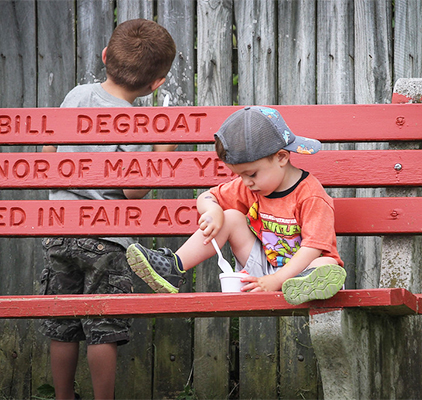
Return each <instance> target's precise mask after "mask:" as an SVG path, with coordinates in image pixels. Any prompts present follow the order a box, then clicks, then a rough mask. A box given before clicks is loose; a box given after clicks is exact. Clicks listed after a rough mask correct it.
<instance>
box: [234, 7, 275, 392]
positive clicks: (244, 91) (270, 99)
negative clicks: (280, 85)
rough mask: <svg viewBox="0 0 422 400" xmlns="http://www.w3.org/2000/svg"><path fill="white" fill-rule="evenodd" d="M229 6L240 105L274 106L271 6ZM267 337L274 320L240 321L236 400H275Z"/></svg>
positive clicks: (271, 337)
mask: <svg viewBox="0 0 422 400" xmlns="http://www.w3.org/2000/svg"><path fill="white" fill-rule="evenodd" d="M234 6H235V8H234V15H235V17H236V18H235V24H236V39H237V65H238V75H239V79H238V82H239V90H238V93H239V104H241V105H248V104H262V105H270V104H276V103H277V62H276V58H277V52H276V49H277V46H276V42H277V29H276V26H277V21H276V15H277V14H276V12H275V11H276V2H275V1H273V0H270V1H265V2H262V1H261V2H260V1H256V0H245V1H236V2H234ZM269 332H273V333H274V332H277V318H264V317H263V318H239V366H240V370H239V389H238V390H239V398H241V399H248V398H251V397H254V396H255V397H259V398H262V399H264V398H265V399H276V398H277V396H278V374H277V352H278V350H277V340H276V335H273V334H269ZM257 338H259V339H258V340H257ZM263 381H265V382H266V384H265V385H262V384H261V383H262V382H263Z"/></svg>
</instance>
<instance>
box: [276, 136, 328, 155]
mask: <svg viewBox="0 0 422 400" xmlns="http://www.w3.org/2000/svg"><path fill="white" fill-rule="evenodd" d="M284 150H288V151H293V152H294V153H299V154H308V155H311V154H315V153H318V151H320V150H321V142H320V141H319V140H316V139H308V138H305V137H302V136H296V137H295V140H294V141H293V142H292V143H290V144H288V145H287V146H285V147H284Z"/></svg>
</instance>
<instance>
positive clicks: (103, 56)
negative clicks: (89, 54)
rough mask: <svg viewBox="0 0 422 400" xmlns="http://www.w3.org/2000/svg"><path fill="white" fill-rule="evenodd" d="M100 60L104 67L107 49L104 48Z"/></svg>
mask: <svg viewBox="0 0 422 400" xmlns="http://www.w3.org/2000/svg"><path fill="white" fill-rule="evenodd" d="M101 60H103V63H104V65H105V63H106V60H107V47H104V49H103V51H102V53H101Z"/></svg>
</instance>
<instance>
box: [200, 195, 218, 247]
mask: <svg viewBox="0 0 422 400" xmlns="http://www.w3.org/2000/svg"><path fill="white" fill-rule="evenodd" d="M196 207H197V209H198V212H199V214H200V215H201V217H200V218H199V221H198V225H199V229H201V230H202V233H203V234H204V236H205V240H204V244H208V243H209V242H211V239H213V238H214V237H215V236H216V235H217V233H218V232H219V230H220V229H221V227H222V226H223V222H224V212H223V209H222V208H221V206H220V204H218V201H217V198H216V197H215V196H214V195H213V194H211V192H210V191H209V190H207V191H206V192H204V193H201V194H200V195H199V197H198V199H197V201H196Z"/></svg>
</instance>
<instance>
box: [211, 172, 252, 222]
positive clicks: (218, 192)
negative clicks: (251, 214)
mask: <svg viewBox="0 0 422 400" xmlns="http://www.w3.org/2000/svg"><path fill="white" fill-rule="evenodd" d="M210 192H211V193H212V194H213V195H214V196H215V197H216V198H217V201H218V204H220V206H221V208H222V209H223V210H228V209H235V210H239V211H240V212H242V213H243V214H245V215H246V213H247V212H248V210H249V207H250V204H253V201H252V202H251V201H250V199H249V197H252V194H251V193H250V194H249V193H248V189H247V188H246V187H245V185H243V183H242V179H241V178H236V179H234V180H232V181H230V182H227V183H222V184H220V185H218V186H215V187H213V188H211V189H210ZM249 192H250V191H249Z"/></svg>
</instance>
